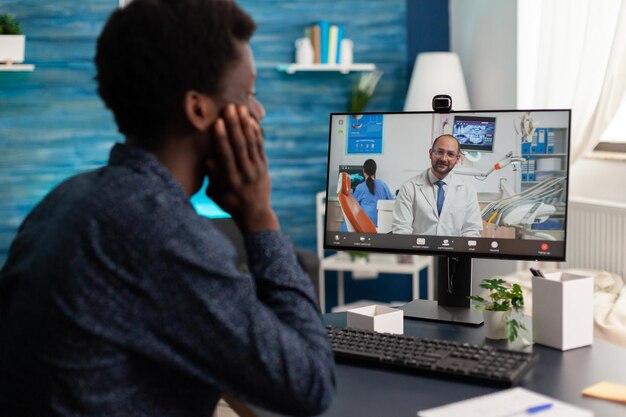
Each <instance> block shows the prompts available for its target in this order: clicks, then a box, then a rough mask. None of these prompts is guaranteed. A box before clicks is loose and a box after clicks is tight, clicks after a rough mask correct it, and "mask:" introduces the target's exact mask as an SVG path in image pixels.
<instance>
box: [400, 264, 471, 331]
mask: <svg viewBox="0 0 626 417" xmlns="http://www.w3.org/2000/svg"><path fill="white" fill-rule="evenodd" d="M435 258H436V261H435V263H436V267H435V276H436V277H437V301H431V300H413V301H411V302H409V303H406V304H405V305H403V306H400V307H398V308H400V309H401V310H403V311H404V317H406V318H414V319H421V320H433V321H444V322H449V323H458V324H468V325H472V326H480V325H481V324H483V314H482V312H481V311H477V310H474V309H472V308H471V307H470V300H469V299H468V298H467V296H468V295H470V294H471V292H472V258H471V257H469V256H458V257H455V256H436V257H435Z"/></svg>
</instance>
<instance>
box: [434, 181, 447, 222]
mask: <svg viewBox="0 0 626 417" xmlns="http://www.w3.org/2000/svg"><path fill="white" fill-rule="evenodd" d="M435 184H437V187H439V191H437V214H441V208H442V207H443V200H444V199H445V198H446V192H445V191H444V190H443V185H444V184H445V182H443V181H442V180H439V181H437V182H435Z"/></svg>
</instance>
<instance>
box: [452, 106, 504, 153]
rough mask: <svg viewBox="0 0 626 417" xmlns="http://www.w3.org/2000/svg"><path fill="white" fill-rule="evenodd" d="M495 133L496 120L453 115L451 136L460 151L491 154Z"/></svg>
mask: <svg viewBox="0 0 626 417" xmlns="http://www.w3.org/2000/svg"><path fill="white" fill-rule="evenodd" d="M495 132H496V118H495V117H485V116H470V115H455V116H454V129H453V130H452V134H453V135H454V137H456V138H457V140H458V141H459V144H460V145H461V149H464V150H471V151H482V152H492V151H493V139H494V134H495Z"/></svg>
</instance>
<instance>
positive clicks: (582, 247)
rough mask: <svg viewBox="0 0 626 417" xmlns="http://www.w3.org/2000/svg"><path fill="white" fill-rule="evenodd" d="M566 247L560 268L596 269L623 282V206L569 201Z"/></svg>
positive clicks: (625, 269) (625, 217) (625, 274)
mask: <svg viewBox="0 0 626 417" xmlns="http://www.w3.org/2000/svg"><path fill="white" fill-rule="evenodd" d="M566 245H567V246H566V248H567V251H566V258H567V262H565V263H563V264H561V268H589V269H600V270H605V271H608V272H613V273H616V274H619V275H620V276H621V277H624V278H626V204H623V203H613V202H608V201H601V200H592V199H583V198H570V200H569V205H568V216H567V243H566Z"/></svg>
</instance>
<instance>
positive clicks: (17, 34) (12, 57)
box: [0, 13, 26, 64]
mask: <svg viewBox="0 0 626 417" xmlns="http://www.w3.org/2000/svg"><path fill="white" fill-rule="evenodd" d="M25 45H26V37H25V36H24V35H22V31H21V29H20V24H19V23H18V22H17V21H16V20H15V18H14V17H13V16H11V15H9V14H6V13H0V63H5V64H13V63H19V62H24V47H25Z"/></svg>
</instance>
